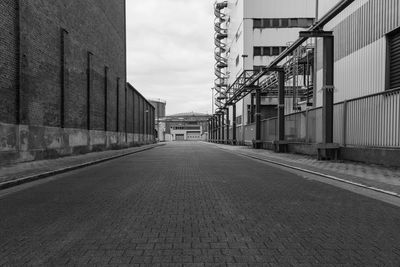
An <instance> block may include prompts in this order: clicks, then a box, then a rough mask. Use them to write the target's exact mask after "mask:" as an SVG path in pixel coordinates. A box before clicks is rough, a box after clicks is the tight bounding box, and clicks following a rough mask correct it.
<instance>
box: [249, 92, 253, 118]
mask: <svg viewBox="0 0 400 267" xmlns="http://www.w3.org/2000/svg"><path fill="white" fill-rule="evenodd" d="M250 97H251V103H250V122H249V124H250V123H254V94H253V93H250Z"/></svg>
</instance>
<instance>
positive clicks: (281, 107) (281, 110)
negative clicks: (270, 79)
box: [278, 69, 285, 141]
mask: <svg viewBox="0 0 400 267" xmlns="http://www.w3.org/2000/svg"><path fill="white" fill-rule="evenodd" d="M278 79H279V80H278V83H279V91H278V141H284V140H285V71H284V70H283V69H282V70H280V71H278Z"/></svg>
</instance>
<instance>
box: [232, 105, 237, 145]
mask: <svg viewBox="0 0 400 267" xmlns="http://www.w3.org/2000/svg"><path fill="white" fill-rule="evenodd" d="M232 128H233V130H232V145H236V103H235V104H233V105H232Z"/></svg>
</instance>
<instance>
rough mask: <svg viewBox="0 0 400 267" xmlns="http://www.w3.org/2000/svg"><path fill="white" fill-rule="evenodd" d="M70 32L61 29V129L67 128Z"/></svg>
mask: <svg viewBox="0 0 400 267" xmlns="http://www.w3.org/2000/svg"><path fill="white" fill-rule="evenodd" d="M67 34H68V32H67V31H66V30H65V29H61V95H60V127H61V128H64V127H65V92H66V90H67V88H66V87H67V75H68V74H67V67H66V50H67V40H66V38H67V37H66V35H67Z"/></svg>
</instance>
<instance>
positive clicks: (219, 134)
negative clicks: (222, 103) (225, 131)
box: [217, 114, 222, 143]
mask: <svg viewBox="0 0 400 267" xmlns="http://www.w3.org/2000/svg"><path fill="white" fill-rule="evenodd" d="M217 116H218V137H217V142H218V143H220V142H221V137H222V135H221V125H222V124H221V114H218V115H217Z"/></svg>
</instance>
